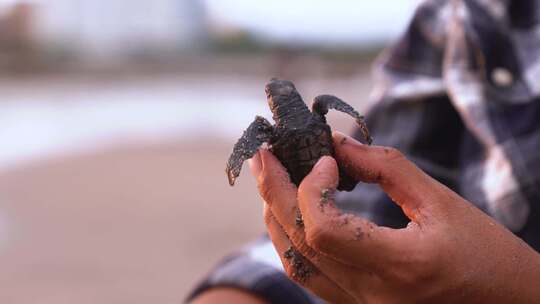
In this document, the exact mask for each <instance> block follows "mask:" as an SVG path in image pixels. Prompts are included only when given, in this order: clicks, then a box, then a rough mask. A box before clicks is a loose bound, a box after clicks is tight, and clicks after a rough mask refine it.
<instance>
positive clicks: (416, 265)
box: [389, 248, 437, 286]
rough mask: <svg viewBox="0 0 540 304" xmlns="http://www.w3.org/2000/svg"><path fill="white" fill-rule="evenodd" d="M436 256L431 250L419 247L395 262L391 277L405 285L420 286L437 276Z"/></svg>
mask: <svg viewBox="0 0 540 304" xmlns="http://www.w3.org/2000/svg"><path fill="white" fill-rule="evenodd" d="M435 260H436V256H435V253H433V252H432V251H431V250H424V249H421V248H420V249H419V250H418V249H417V250H415V251H413V252H409V253H407V254H404V255H401V256H400V257H398V258H397V259H396V260H395V261H394V262H393V263H390V264H393V267H390V268H389V269H391V270H390V271H391V277H392V278H393V279H394V280H396V281H399V282H401V283H403V284H405V285H410V286H419V284H424V283H426V282H428V281H430V280H433V279H434V276H436V274H437V271H436V267H435V266H436V263H435Z"/></svg>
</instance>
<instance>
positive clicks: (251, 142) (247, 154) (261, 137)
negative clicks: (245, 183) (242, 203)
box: [225, 116, 274, 186]
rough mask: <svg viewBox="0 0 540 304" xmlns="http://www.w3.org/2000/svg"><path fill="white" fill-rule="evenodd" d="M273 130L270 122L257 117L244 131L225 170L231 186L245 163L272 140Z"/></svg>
mask: <svg viewBox="0 0 540 304" xmlns="http://www.w3.org/2000/svg"><path fill="white" fill-rule="evenodd" d="M273 130H274V128H273V127H272V124H270V122H269V121H268V120H266V119H265V118H264V117H261V116H256V117H255V120H254V121H253V122H252V123H251V124H250V125H249V127H248V128H247V129H246V130H245V131H244V134H242V137H240V139H239V140H238V142H236V144H235V145H234V148H233V151H232V154H231V156H230V157H229V161H227V168H225V173H227V177H228V178H229V184H230V185H231V186H233V185H234V181H235V180H236V178H237V177H238V176H239V175H240V170H241V169H242V164H243V163H244V161H245V160H246V159H250V158H252V157H253V155H255V153H256V152H257V150H259V148H260V147H261V145H262V144H263V143H265V142H268V141H269V140H270V138H271V137H272V133H273Z"/></svg>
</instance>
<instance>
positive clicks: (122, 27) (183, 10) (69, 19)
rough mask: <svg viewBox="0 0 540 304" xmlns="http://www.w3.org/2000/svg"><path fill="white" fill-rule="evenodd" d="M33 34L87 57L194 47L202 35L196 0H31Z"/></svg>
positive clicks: (199, 4)
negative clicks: (33, 7)
mask: <svg viewBox="0 0 540 304" xmlns="http://www.w3.org/2000/svg"><path fill="white" fill-rule="evenodd" d="M27 2H33V3H35V4H36V13H35V15H36V16H35V17H36V19H35V23H34V29H35V36H36V39H37V40H38V42H40V43H41V44H42V45H43V46H60V47H63V48H64V47H65V48H68V49H70V50H73V51H76V52H80V53H83V54H86V55H90V56H99V57H116V55H125V54H129V53H134V52H140V51H144V52H155V51H158V52H162V51H176V50H189V49H195V48H197V47H198V46H200V45H201V44H203V43H204V42H205V41H206V39H207V30H206V21H205V12H204V5H203V4H202V2H201V1H198V0H32V1H27Z"/></svg>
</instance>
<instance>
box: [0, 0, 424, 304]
mask: <svg viewBox="0 0 540 304" xmlns="http://www.w3.org/2000/svg"><path fill="white" fill-rule="evenodd" d="M417 2H418V1H417V0H401V1H390V0H388V1H370V0H361V1H360V0H334V1H322V0H296V1H286V0H272V1H270V0H260V1H250V0H206V1H197V0H152V1H150V0H34V1H30V0H29V1H17V0H0V269H1V271H0V302H1V303H14V304H18V303H55V304H62V303H181V302H182V299H183V298H184V297H185V296H186V294H187V292H188V291H189V289H190V288H191V287H193V285H194V284H195V283H196V282H197V281H198V280H199V279H201V278H202V276H203V275H204V274H205V273H206V272H208V271H209V270H210V268H211V267H212V265H214V264H215V263H216V262H217V261H218V260H219V259H220V258H221V257H223V256H224V255H225V254H227V253H229V252H231V251H233V250H234V249H237V248H239V246H241V245H242V244H244V243H245V242H247V241H250V240H252V239H254V238H255V237H257V236H258V235H260V234H261V233H262V232H263V231H264V229H263V224H262V220H261V209H262V208H261V203H260V201H259V197H258V194H257V191H256V187H255V184H254V181H253V179H252V178H251V176H249V170H248V168H247V167H245V168H244V171H243V173H242V175H241V177H240V178H239V180H238V181H237V185H236V186H235V187H234V188H231V187H229V185H228V183H227V179H226V176H225V173H224V168H225V162H226V160H227V158H228V156H229V153H230V151H231V148H232V146H233V144H234V143H235V141H236V140H237V138H238V137H239V136H240V135H241V134H242V131H243V129H245V128H246V127H247V126H248V125H249V123H250V122H251V121H252V120H253V118H254V116H255V115H256V114H260V115H263V116H265V117H267V118H271V114H270V112H269V110H268V108H267V105H266V98H265V95H264V84H265V83H266V82H267V81H268V80H269V79H270V78H271V77H274V76H276V77H280V78H286V79H290V80H293V81H294V82H295V83H296V84H297V88H298V89H299V91H300V92H301V93H302V94H303V96H304V98H305V100H306V102H308V103H310V101H311V99H312V98H313V97H314V96H316V95H318V94H323V93H329V94H335V95H338V96H340V97H342V98H343V99H344V100H346V101H348V102H349V103H351V104H353V105H354V106H355V107H356V108H357V109H358V110H360V112H362V111H363V110H364V109H365V107H366V101H367V99H368V97H367V96H368V94H369V89H370V86H371V81H370V74H369V69H370V64H371V63H372V62H373V59H374V56H375V54H377V53H378V52H379V51H380V49H381V48H383V47H384V46H386V45H388V44H389V43H391V41H393V40H394V39H395V38H396V37H397V36H399V34H400V33H401V32H402V31H403V30H404V28H405V26H406V24H407V22H408V20H409V19H410V17H411V15H412V13H413V10H414V7H415V6H416V5H417ZM330 118H331V121H332V125H333V126H334V128H335V129H339V130H341V131H344V132H347V131H349V130H350V129H351V127H352V124H351V121H350V119H348V117H347V116H341V115H340V114H332V115H331V117H330Z"/></svg>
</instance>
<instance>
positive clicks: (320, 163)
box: [311, 156, 329, 171]
mask: <svg viewBox="0 0 540 304" xmlns="http://www.w3.org/2000/svg"><path fill="white" fill-rule="evenodd" d="M328 158H329V156H323V157H321V158H319V160H318V161H317V162H316V163H315V166H313V169H311V170H312V171H315V170H319V169H320V167H321V166H322V165H323V164H324V163H325V162H326V161H328Z"/></svg>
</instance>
